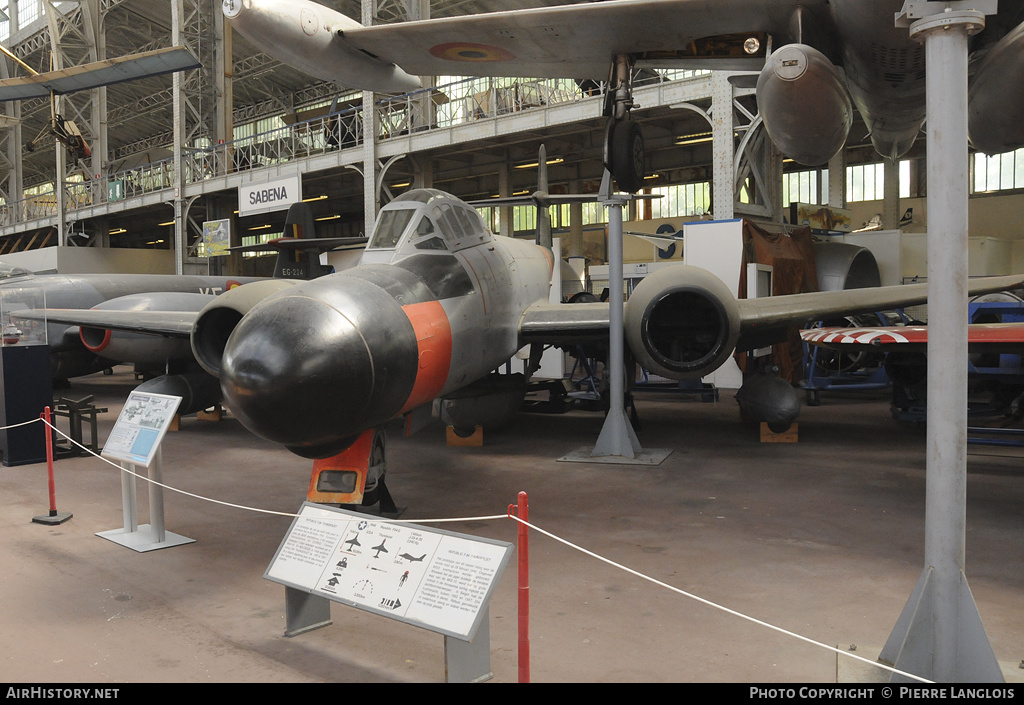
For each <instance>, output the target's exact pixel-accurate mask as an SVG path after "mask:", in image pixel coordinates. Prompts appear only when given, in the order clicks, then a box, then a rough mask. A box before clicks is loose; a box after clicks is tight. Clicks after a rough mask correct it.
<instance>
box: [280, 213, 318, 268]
mask: <svg viewBox="0 0 1024 705" xmlns="http://www.w3.org/2000/svg"><path fill="white" fill-rule="evenodd" d="M283 236H284V237H286V238H296V239H298V240H311V239H313V238H315V237H316V225H315V223H314V221H313V211H312V209H311V208H310V207H309V205H308V204H305V203H301V202H300V203H293V204H291V206H289V207H288V215H286V216H285V219H284V233H283ZM303 244H304V243H303ZM320 274H321V271H320V257H319V252H317V251H315V250H307V249H299V248H292V247H288V248H279V249H278V251H277V261H276V262H275V263H274V278H275V279H315V278H316V277H318V276H320Z"/></svg>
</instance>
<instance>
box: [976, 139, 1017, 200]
mask: <svg viewBox="0 0 1024 705" xmlns="http://www.w3.org/2000/svg"><path fill="white" fill-rule="evenodd" d="M971 168H972V170H973V172H974V178H973V179H972V185H973V188H972V190H973V192H974V193H985V192H988V191H1006V190H1008V189H1018V188H1024V148H1021V149H1018V150H1016V151H1014V152H1003V153H1002V154H982V153H981V152H978V153H976V154H974V155H973V157H972V161H971Z"/></svg>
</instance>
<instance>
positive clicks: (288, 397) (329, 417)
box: [220, 296, 374, 457]
mask: <svg viewBox="0 0 1024 705" xmlns="http://www.w3.org/2000/svg"><path fill="white" fill-rule="evenodd" d="M373 374H374V370H373V363H372V359H371V356H370V353H369V351H368V350H367V347H366V343H365V341H364V339H363V336H362V335H361V334H360V332H359V330H358V329H357V328H356V327H355V326H354V325H353V323H352V322H351V321H350V320H349V319H348V318H346V317H345V315H343V314H342V313H341V312H340V311H338V310H337V309H335V308H333V307H331V306H329V305H328V304H325V303H323V302H321V301H318V300H316V299H312V298H308V297H304V296H286V297H283V298H277V299H274V300H272V301H267V302H264V303H262V304H260V305H258V306H256V307H254V308H253V309H252V310H251V311H250V312H249V313H248V314H247V315H246V316H245V317H244V318H243V319H242V321H241V322H240V323H239V324H238V326H237V327H236V328H235V330H234V332H233V333H232V334H231V337H230V338H229V340H228V343H227V346H226V347H225V350H224V357H223V367H222V371H221V378H220V379H221V389H222V391H223V393H224V399H225V403H226V404H227V405H228V406H229V408H230V409H231V411H232V412H233V413H234V414H235V416H237V417H238V419H239V420H240V421H241V422H242V424H243V425H244V426H245V427H246V428H248V429H249V430H250V431H252V432H253V433H255V434H257V435H259V436H262V437H263V438H266V439H268V440H271V441H275V442H278V443H281V444H283V445H285V446H288V447H289V449H290V450H292V451H294V452H296V453H299V454H300V455H305V456H308V457H324V456H326V455H330V454H331V453H329V452H327V451H328V450H330V449H331V448H338V450H336V451H334V452H340V450H343V449H344V447H345V446H346V445H347V442H346V441H348V440H350V439H351V437H352V435H353V434H354V433H356V432H358V430H361V429H359V428H357V427H358V426H359V424H360V417H361V416H362V414H363V411H364V410H365V409H366V407H367V405H368V403H369V397H370V394H371V390H372V389H373ZM343 439H344V440H343ZM338 446H340V447H338Z"/></svg>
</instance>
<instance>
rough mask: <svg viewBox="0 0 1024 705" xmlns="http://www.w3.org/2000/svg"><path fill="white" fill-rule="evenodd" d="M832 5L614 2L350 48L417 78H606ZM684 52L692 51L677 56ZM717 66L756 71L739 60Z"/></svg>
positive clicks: (404, 31)
mask: <svg viewBox="0 0 1024 705" xmlns="http://www.w3.org/2000/svg"><path fill="white" fill-rule="evenodd" d="M826 4H827V3H826V2H825V0H714V2H708V1H707V0H611V1H610V2H599V3H589V2H587V3H580V4H577V5H562V6H557V7H545V8H537V9H529V10H511V11H507V12H493V13H486V14H480V15H464V16H461V17H451V18H440V19H432V20H423V21H418V22H400V23H396V24H389V25H377V26H373V27H361V28H355V29H348V30H345V32H344V38H343V41H344V42H346V43H347V44H349V45H350V46H352V47H354V48H356V49H360V50H362V51H364V52H368V53H370V54H372V55H374V56H376V57H379V58H381V59H384V60H386V61H389V62H394V63H395V64H397V65H398V66H400V67H402V69H404V70H405V71H407V72H408V73H411V74H415V75H419V76H448V75H458V76H467V75H473V76H520V77H531V78H546V77H566V78H578V79H587V78H589V79H595V80H605V79H607V78H608V67H609V66H611V63H612V59H613V57H614V56H615V55H617V54H632V55H639V61H638V65H641V66H642V65H643V60H644V56H645V55H648V57H649V58H650V59H651V60H652V61H656V62H658V63H659V64H660V65H667V64H666V63H665V60H666V59H672V58H683V57H686V56H688V57H689V58H691V59H692V58H693V57H694V56H695V55H697V54H698V52H697V50H696V49H695V47H693V46H692V43H693V42H694V40H697V39H701V38H704V37H711V36H717V35H725V34H734V33H742V32H770V33H786V32H787V29H788V22H789V18H790V17H791V14H792V11H793V9H794V8H796V7H797V6H803V7H805V8H807V9H810V10H812V11H813V10H817V9H819V8H823V7H824V6H825V5H826ZM763 44H764V42H762V45H763ZM763 48H764V47H763V46H762V50H763ZM680 49H684V50H688V51H684V52H683V54H678V53H677V50H680ZM659 52H671V55H666V54H663V53H659ZM699 54H700V55H701V56H702V58H703V59H704V63H703V65H704V67H705V68H712V66H711V65H710V64H709V62H708V58H709V55H708V53H706V52H699ZM731 58H734V57H731ZM722 59H723V62H724V61H725V60H726V57H722ZM741 59H742V57H741ZM755 61H756V62H757V63H756V65H755V66H754V70H759V69H760V68H761V66H762V65H763V64H764V54H763V52H762V53H760V55H759V59H755ZM744 63H745V62H744ZM677 65H679V66H683V65H685V64H683V63H680V64H677ZM718 67H719V68H723V69H730V70H734V69H741V68H750V66H749V65H747V66H744V65H737V64H736V63H731V64H726V63H722V64H720V65H718Z"/></svg>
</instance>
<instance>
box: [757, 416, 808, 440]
mask: <svg viewBox="0 0 1024 705" xmlns="http://www.w3.org/2000/svg"><path fill="white" fill-rule="evenodd" d="M798 427H799V424H797V423H796V422H795V421H794V422H793V423H792V424H791V425H790V427H789V428H787V429H786V430H785V431H783V432H782V433H776V432H775V431H773V430H771V429H770V428H768V424H766V423H765V422H764V421H762V422H761V442H762V443H796V442H797V437H798V435H799V428H798Z"/></svg>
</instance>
